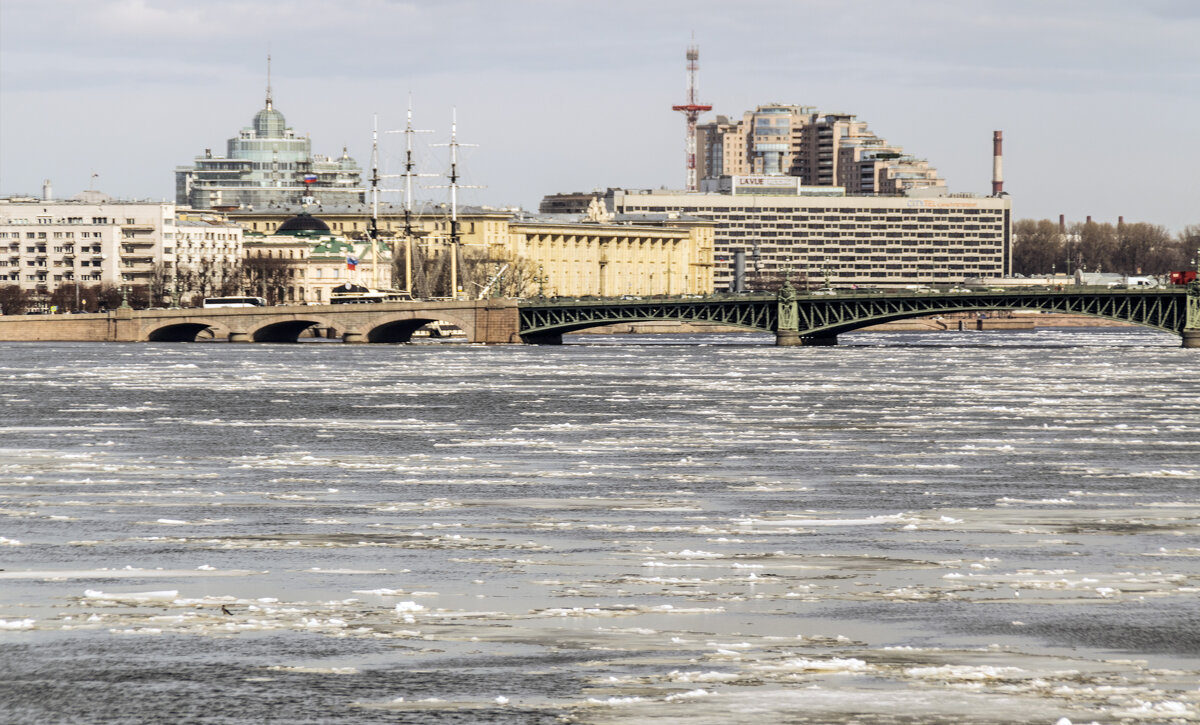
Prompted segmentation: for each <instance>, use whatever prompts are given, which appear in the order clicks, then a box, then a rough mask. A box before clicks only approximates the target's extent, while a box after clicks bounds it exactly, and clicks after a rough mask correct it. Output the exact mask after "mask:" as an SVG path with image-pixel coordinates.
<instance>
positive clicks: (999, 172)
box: [992, 131, 1004, 196]
mask: <svg viewBox="0 0 1200 725" xmlns="http://www.w3.org/2000/svg"><path fill="white" fill-rule="evenodd" d="M1003 138H1004V132H1003V131H993V132H992V196H1000V195H1001V194H1003V193H1004V158H1003V157H1004V154H1003V153H1002V152H1001V150H1000V146H1001V144H1002V142H1003Z"/></svg>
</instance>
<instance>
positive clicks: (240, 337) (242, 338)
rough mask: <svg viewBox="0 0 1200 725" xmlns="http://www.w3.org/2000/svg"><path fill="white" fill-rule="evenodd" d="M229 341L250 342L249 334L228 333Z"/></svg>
mask: <svg viewBox="0 0 1200 725" xmlns="http://www.w3.org/2000/svg"><path fill="white" fill-rule="evenodd" d="M229 341H230V342H251V340H250V333H248V332H230V333H229Z"/></svg>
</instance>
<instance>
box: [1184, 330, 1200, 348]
mask: <svg viewBox="0 0 1200 725" xmlns="http://www.w3.org/2000/svg"><path fill="white" fill-rule="evenodd" d="M1183 346H1184V347H1196V348H1200V329H1196V330H1184V331H1183Z"/></svg>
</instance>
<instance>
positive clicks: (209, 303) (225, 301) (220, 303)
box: [203, 297, 267, 307]
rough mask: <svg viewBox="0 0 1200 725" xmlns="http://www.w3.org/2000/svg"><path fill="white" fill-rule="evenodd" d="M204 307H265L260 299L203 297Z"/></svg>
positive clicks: (264, 303) (263, 301)
mask: <svg viewBox="0 0 1200 725" xmlns="http://www.w3.org/2000/svg"><path fill="white" fill-rule="evenodd" d="M203 306H204V307H266V306H267V301H266V300H264V299H263V298H262V297H205V298H204V305H203Z"/></svg>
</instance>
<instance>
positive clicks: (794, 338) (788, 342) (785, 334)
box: [775, 330, 837, 347]
mask: <svg viewBox="0 0 1200 725" xmlns="http://www.w3.org/2000/svg"><path fill="white" fill-rule="evenodd" d="M836 344H837V335H801V334H800V333H799V332H797V331H796V330H776V331H775V346H776V347H816V346H827V345H836Z"/></svg>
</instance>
